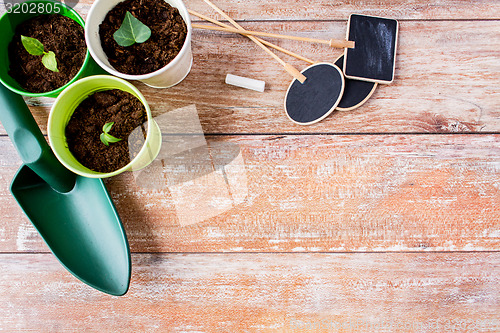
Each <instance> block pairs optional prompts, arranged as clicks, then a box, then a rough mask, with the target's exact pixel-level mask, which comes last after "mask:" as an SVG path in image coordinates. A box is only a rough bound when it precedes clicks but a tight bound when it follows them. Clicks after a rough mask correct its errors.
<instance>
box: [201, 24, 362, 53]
mask: <svg viewBox="0 0 500 333" xmlns="http://www.w3.org/2000/svg"><path fill="white" fill-rule="evenodd" d="M192 26H193V28H198V29H206V30H216V31H225V32H236V33H239V32H240V30H239V29H234V28H222V27H213V26H211V25H204V24H196V23H194V24H192ZM244 35H246V36H247V35H251V36H261V37H273V38H282V39H292V40H298V41H302V42H310V43H320V44H327V45H330V46H331V47H335V48H340V49H342V48H351V49H352V48H354V42H353V41H348V40H336V39H330V40H325V39H315V38H307V37H298V36H290V35H280V34H274V33H269V32H260V31H252V30H245V33H244Z"/></svg>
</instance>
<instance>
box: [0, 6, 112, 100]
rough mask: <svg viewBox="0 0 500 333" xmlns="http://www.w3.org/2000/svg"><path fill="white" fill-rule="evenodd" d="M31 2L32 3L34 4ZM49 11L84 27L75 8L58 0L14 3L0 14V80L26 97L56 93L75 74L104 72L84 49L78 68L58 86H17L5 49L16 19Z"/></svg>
mask: <svg viewBox="0 0 500 333" xmlns="http://www.w3.org/2000/svg"><path fill="white" fill-rule="evenodd" d="M31 4H34V5H35V7H33V5H31ZM53 13H59V14H61V15H63V16H66V17H69V18H71V19H73V20H75V21H76V22H77V23H78V24H79V25H81V26H82V27H84V24H85V22H84V21H83V19H82V18H81V17H80V15H79V14H78V13H77V12H76V11H75V10H73V9H72V8H70V7H68V6H66V5H65V4H63V3H61V2H55V1H50V0H33V1H26V2H23V3H20V4H17V5H14V6H13V7H12V9H11V11H10V13H5V14H4V15H2V17H1V18H0V31H1V32H2V38H0V82H2V83H3V85H4V86H5V87H7V88H8V89H10V90H11V91H13V92H15V93H17V94H20V95H24V96H29V97H57V96H58V95H59V94H60V93H61V91H63V90H64V89H65V88H66V87H67V86H69V85H70V84H71V83H73V82H75V81H76V80H78V79H79V78H82V77H85V76H89V75H94V74H101V73H103V72H104V71H103V70H102V69H101V68H100V67H99V66H98V65H97V63H96V62H95V61H94V60H93V59H92V58H91V56H90V53H89V51H88V49H87V54H86V56H85V60H84V62H83V65H82V67H81V68H80V71H79V72H78V73H77V74H76V75H75V77H73V79H71V80H70V81H69V82H68V83H67V84H65V85H64V86H62V87H60V88H58V89H55V90H51V91H48V92H44V93H32V92H29V91H27V90H25V89H24V88H23V87H21V86H20V85H19V83H17V81H16V80H14V79H13V78H12V77H11V76H10V75H9V68H10V60H9V55H8V52H7V50H8V46H9V44H10V42H11V40H12V37H14V33H15V30H16V27H17V26H18V25H19V24H20V23H22V22H24V21H26V20H29V19H31V18H33V17H35V16H40V15H45V14H53Z"/></svg>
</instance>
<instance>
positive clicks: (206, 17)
mask: <svg viewBox="0 0 500 333" xmlns="http://www.w3.org/2000/svg"><path fill="white" fill-rule="evenodd" d="M188 12H189V14H191V15H193V16H197V17H199V18H201V19H203V20H205V21H208V22H212V23H213V24H217V25H219V26H221V27H224V28H231V26H229V25H227V24H225V23H222V22H219V21H217V20H214V19H213V18H211V17H208V16H205V15H203V14H200V13H197V12H195V11H194V10H190V9H188ZM191 25H192V26H193V24H191ZM194 25H196V24H194ZM244 31H246V30H244ZM238 33H239V34H241V35H243V36H246V35H245V33H244V32H243V31H238ZM256 39H257V40H258V41H259V42H261V43H262V44H264V45H266V46H269V47H272V48H273V49H276V50H278V51H280V52H283V53H285V54H288V55H289V56H292V57H295V58H297V59H299V60H302V61H305V62H308V63H310V64H315V63H317V61H314V60H311V59H308V58H306V57H303V56H301V55H300V54H297V53H295V52H292V51H289V50H287V49H284V48H282V47H281V46H278V45H276V44H273V43H271V42H268V41H267V40H263V39H261V38H256Z"/></svg>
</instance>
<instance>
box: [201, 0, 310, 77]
mask: <svg viewBox="0 0 500 333" xmlns="http://www.w3.org/2000/svg"><path fill="white" fill-rule="evenodd" d="M203 1H205V3H206V4H207V5H209V6H210V7H212V8H213V9H214V10H215V11H216V12H218V13H219V14H221V15H222V16H224V17H225V18H226V19H227V20H228V21H229V22H231V24H232V25H234V26H235V27H236V28H238V29H239V31H242V30H245V29H243V27H241V26H240V25H239V24H238V23H236V21H234V20H233V19H232V18H231V17H229V16H228V15H227V14H226V13H224V12H223V11H222V10H220V9H219V8H218V7H217V6H216V5H214V4H213V3H212V2H210V0H203ZM248 38H250V39H251V40H252V41H253V42H254V43H255V44H257V45H258V46H259V47H260V48H261V49H263V50H264V51H266V52H267V53H268V54H269V55H270V56H271V57H273V58H274V59H275V60H276V61H278V62H279V63H280V64H281V65H282V66H283V67H284V68H285V70H286V71H287V72H288V73H289V74H290V75H292V76H293V77H294V78H295V79H297V80H298V81H299V82H300V83H304V81H305V80H306V77H305V76H304V74H302V73H301V72H299V71H298V70H297V69H295V68H294V67H293V66H292V65H290V64H287V63H286V62H284V61H283V60H282V59H281V58H280V57H278V56H277V55H276V54H274V53H273V51H271V50H270V49H268V48H267V47H266V46H265V45H264V44H262V43H261V42H259V41H258V40H257V38H255V37H254V36H248Z"/></svg>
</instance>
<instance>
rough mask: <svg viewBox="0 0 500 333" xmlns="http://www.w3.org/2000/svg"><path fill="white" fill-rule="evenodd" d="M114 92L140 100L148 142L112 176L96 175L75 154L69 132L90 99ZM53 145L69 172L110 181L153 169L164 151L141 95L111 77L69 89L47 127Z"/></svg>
mask: <svg viewBox="0 0 500 333" xmlns="http://www.w3.org/2000/svg"><path fill="white" fill-rule="evenodd" d="M111 89H120V90H123V91H125V92H128V93H130V94H132V95H134V96H135V97H137V98H138V99H139V100H140V101H141V103H142V104H143V105H144V107H145V109H146V114H147V132H146V141H145V143H144V145H143V146H142V148H141V150H140V151H139V153H138V154H137V155H136V156H135V157H134V158H133V159H132V160H131V161H130V163H129V164H127V165H125V166H124V167H123V168H121V169H118V170H115V171H113V172H109V173H102V172H97V171H93V170H91V169H89V168H87V167H85V166H83V165H82V164H81V163H80V162H79V161H78V160H77V159H76V158H75V157H74V156H73V154H72V153H71V151H70V150H69V148H68V144H67V141H66V136H65V130H66V125H67V124H68V122H69V120H70V118H71V116H72V115H73V112H74V111H75V109H76V107H77V106H78V105H79V104H80V103H81V102H82V101H83V100H84V99H86V98H87V97H88V96H89V95H91V94H93V93H95V92H98V91H105V90H111ZM47 132H48V137H49V142H50V145H51V147H52V150H53V151H54V154H55V155H56V157H57V159H58V160H59V161H60V162H61V163H62V164H63V165H64V166H65V167H67V168H68V169H69V170H71V171H73V172H74V173H76V174H79V175H81V176H85V177H89V178H106V177H111V176H115V175H118V174H120V173H122V172H125V171H135V170H140V169H142V168H144V167H146V166H147V165H149V164H150V163H151V162H152V161H153V160H154V159H155V158H156V156H157V155H158V153H159V151H160V148H161V141H162V139H161V131H160V128H159V127H158V124H157V123H156V122H155V121H154V119H153V118H152V115H151V110H150V108H149V106H148V103H147V102H146V99H145V98H144V96H143V95H142V94H141V92H140V91H139V90H138V89H137V88H136V87H135V86H133V85H132V84H131V83H129V82H127V81H125V80H122V79H120V78H117V77H113V76H110V75H94V76H90V77H86V78H83V79H81V80H78V81H76V82H74V83H73V84H71V85H70V86H68V87H67V88H66V89H65V90H64V91H63V92H62V93H61V94H60V95H59V96H58V97H57V99H56V100H55V102H54V104H53V106H52V109H51V111H50V114H49V121H48V125H47Z"/></svg>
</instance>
